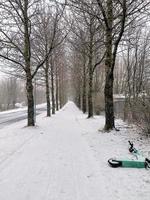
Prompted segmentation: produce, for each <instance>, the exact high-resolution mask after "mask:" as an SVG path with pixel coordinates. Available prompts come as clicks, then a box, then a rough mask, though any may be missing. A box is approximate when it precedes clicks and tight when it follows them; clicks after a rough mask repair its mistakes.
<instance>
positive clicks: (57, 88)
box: [56, 72, 59, 111]
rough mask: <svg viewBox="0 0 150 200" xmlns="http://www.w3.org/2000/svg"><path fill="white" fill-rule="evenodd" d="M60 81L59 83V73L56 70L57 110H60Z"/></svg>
mask: <svg viewBox="0 0 150 200" xmlns="http://www.w3.org/2000/svg"><path fill="white" fill-rule="evenodd" d="M58 86H59V83H58V74H57V72H56V110H57V111H58V110H59V87H58Z"/></svg>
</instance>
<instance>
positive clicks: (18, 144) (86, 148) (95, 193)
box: [0, 102, 150, 200]
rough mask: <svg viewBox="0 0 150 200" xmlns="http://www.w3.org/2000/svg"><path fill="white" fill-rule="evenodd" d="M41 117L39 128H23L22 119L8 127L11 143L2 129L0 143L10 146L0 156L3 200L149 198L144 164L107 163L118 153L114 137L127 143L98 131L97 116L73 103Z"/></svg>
mask: <svg viewBox="0 0 150 200" xmlns="http://www.w3.org/2000/svg"><path fill="white" fill-rule="evenodd" d="M37 121H38V126H37V127H35V128H31V127H30V128H27V127H26V128H25V127H24V128H22V127H23V124H22V123H23V122H19V123H18V125H17V123H16V125H11V127H12V128H11V129H10V128H9V129H8V130H7V129H5V132H7V137H6V142H5V138H4V137H5V133H4V132H1V133H0V148H1V150H2V147H3V151H4V149H5V150H7V151H6V152H7V155H6V152H4V153H3V158H2V157H1V156H0V200H126V199H128V200H141V199H142V200H149V197H150V195H149V194H150V193H149V191H150V190H149V189H150V179H149V177H147V175H148V172H147V171H146V170H145V169H143V170H141V171H139V170H136V169H134V171H133V170H132V169H127V170H125V169H112V168H110V167H109V166H108V165H107V158H108V157H109V156H110V155H111V154H112V153H115V152H116V151H114V150H113V149H114V148H113V147H114V146H113V145H114V139H115V140H116V141H117V142H119V143H120V144H121V145H122V146H123V144H124V140H123V139H122V138H119V139H118V140H117V137H116V135H113V134H112V137H111V136H110V135H109V134H107V133H105V134H102V135H101V136H100V134H97V132H96V129H95V128H96V126H97V125H98V124H99V123H97V122H98V121H96V120H95V121H94V119H93V120H90V121H87V120H86V119H85V116H83V115H82V114H81V112H80V111H79V110H78V109H77V108H76V106H75V105H74V104H73V103H71V102H70V103H68V104H67V105H66V106H65V107H64V108H63V109H62V110H61V111H60V112H59V113H57V114H56V115H55V116H53V117H52V118H49V119H48V118H46V117H45V115H40V116H38V120H37ZM96 124H97V125H96ZM101 124H102V126H103V118H102V121H101ZM95 125H96V126H95ZM13 129H15V131H13ZM2 130H3V129H1V131H2ZM93 130H94V131H95V135H94V133H92V135H93V136H91V135H90V133H91V132H92V131H93ZM88 134H89V135H88ZM2 136H3V137H2ZM89 136H90V138H91V139H90V140H89V141H90V142H89V143H88V141H87V140H86V139H85V138H86V137H87V138H88V137H89ZM94 136H95V137H98V138H96V140H94V139H95V138H94ZM108 136H109V137H108ZM100 137H101V138H100ZM109 138H110V139H109ZM8 143H9V145H8ZM94 143H98V145H97V149H98V151H99V152H100V153H99V154H98V156H97V155H96V154H97V153H98V151H97V149H96V146H94V145H95V144H94ZM89 144H90V145H89ZM11 146H12V147H11ZM118 148H119V150H120V151H118V152H119V153H120V152H121V148H120V146H119V145H118ZM8 149H9V150H8ZM110 149H111V150H112V151H110ZM96 151H97V152H96ZM123 151H124V150H123ZM123 151H122V152H121V153H123ZM116 153H117V152H116ZM116 170H117V171H116ZM138 176H139V178H138ZM143 178H144V179H143ZM136 179H137V182H138V184H136V183H135V180H136ZM144 181H145V182H144Z"/></svg>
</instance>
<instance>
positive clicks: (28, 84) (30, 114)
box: [26, 74, 35, 126]
mask: <svg viewBox="0 0 150 200" xmlns="http://www.w3.org/2000/svg"><path fill="white" fill-rule="evenodd" d="M26 91H27V102H28V126H34V125H35V121H34V113H35V112H34V98H33V84H32V77H31V74H27V80H26Z"/></svg>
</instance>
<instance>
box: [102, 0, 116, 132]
mask: <svg viewBox="0 0 150 200" xmlns="http://www.w3.org/2000/svg"><path fill="white" fill-rule="evenodd" d="M112 9H113V4H112V0H107V16H108V23H109V27H107V29H106V60H105V73H106V74H105V76H106V80H105V90H104V94H105V130H106V131H109V130H112V129H113V128H114V126H115V123H114V106H113V82H114V75H113V60H112V58H113V53H112V40H113V38H112V22H113V10H112Z"/></svg>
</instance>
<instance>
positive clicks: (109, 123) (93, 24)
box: [66, 0, 150, 131]
mask: <svg viewBox="0 0 150 200" xmlns="http://www.w3.org/2000/svg"><path fill="white" fill-rule="evenodd" d="M66 2H67V5H68V6H69V7H70V10H71V12H72V16H73V18H74V19H75V22H74V26H75V28H73V31H72V37H71V40H72V41H71V44H72V47H73V51H72V52H73V58H74V60H75V62H74V68H75V69H74V71H78V73H76V72H73V74H75V73H76V79H78V80H80V87H79V85H78V86H77V84H76V88H75V90H76V93H78V95H77V94H76V98H77V101H78V104H79V102H82V109H83V112H85V111H86V109H85V106H84V102H85V99H87V101H88V106H87V108H88V117H92V116H93V98H94V92H93V90H94V86H93V76H94V80H95V79H96V77H97V76H96V74H95V71H96V70H95V69H96V68H99V69H100V68H101V70H100V72H101V74H102V76H103V69H105V77H104V79H103V80H105V84H104V100H105V119H106V120H105V130H107V131H108V130H111V129H113V128H115V121H114V104H113V92H114V89H115V88H114V86H115V87H116V86H118V84H119V83H117V81H116V79H115V78H116V76H115V74H117V73H114V70H115V65H116V64H117V62H116V61H117V59H118V57H120V53H119V52H120V51H122V46H123V47H124V48H126V42H128V41H130V39H131V38H130V36H129V38H127V37H126V36H127V34H128V32H129V31H132V32H133V31H134V30H135V27H136V26H140V25H141V24H142V23H143V22H145V21H147V19H148V17H149V11H148V10H149V5H150V2H149V1H142V0H140V1H136V0H121V1H120V0H115V1H114V0H106V1H101V0H92V1H90V0H89V1H87V0H86V1H85V0H80V1H74V0H68V1H66ZM140 27H141V26H140ZM120 59H121V58H120ZM120 59H119V60H120ZM77 65H78V69H76V68H77ZM79 70H80V72H79ZM100 76H101V75H100ZM85 79H86V80H87V82H88V87H86V92H85V85H86V86H87V84H85V83H84V82H85ZM114 79H115V80H114ZM96 81H97V79H96ZM75 82H76V81H75ZM81 83H82V84H81ZM114 84H115V85H114ZM140 87H141V86H140ZM118 89H119V87H118ZM101 92H103V91H102V90H101ZM123 92H125V91H123ZM85 94H86V95H87V98H85Z"/></svg>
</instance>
